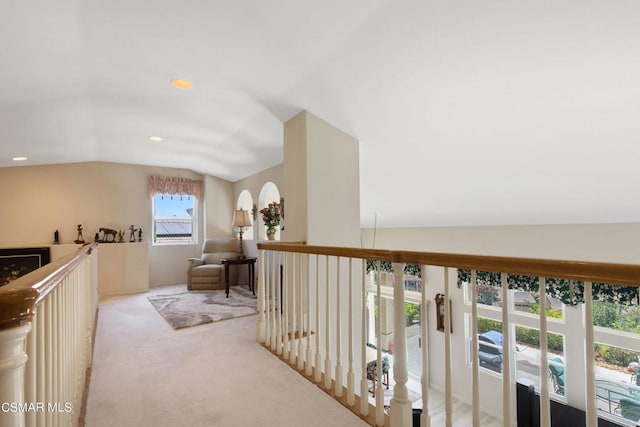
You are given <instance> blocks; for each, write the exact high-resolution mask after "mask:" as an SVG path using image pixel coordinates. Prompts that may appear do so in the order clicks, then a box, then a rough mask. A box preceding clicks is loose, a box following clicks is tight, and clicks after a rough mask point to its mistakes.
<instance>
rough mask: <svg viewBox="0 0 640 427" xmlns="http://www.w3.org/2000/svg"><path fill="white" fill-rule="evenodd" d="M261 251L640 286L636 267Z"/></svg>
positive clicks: (321, 249)
mask: <svg viewBox="0 0 640 427" xmlns="http://www.w3.org/2000/svg"><path fill="white" fill-rule="evenodd" d="M258 249H266V250H273V251H281V252H301V253H308V254H320V255H332V256H341V257H350V258H363V259H373V260H381V261H391V262H398V263H412V264H424V265H434V266H439V267H451V268H468V269H473V270H480V271H495V272H501V273H511V274H527V275H532V276H542V277H553V278H558V279H569V280H583V281H590V282H596V283H608V284H613V285H624V286H640V265H636V264H614V263H599V262H585V261H559V260H550V259H537V258H516V257H498V256H485V255H465V254H449V253H437V252H412V251H391V250H381V249H360V248H342V247H334V246H309V245H299V244H295V245H287V244H284V243H278V244H275V245H274V244H272V243H258Z"/></svg>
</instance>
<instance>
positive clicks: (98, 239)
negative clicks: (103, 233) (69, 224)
mask: <svg viewBox="0 0 640 427" xmlns="http://www.w3.org/2000/svg"><path fill="white" fill-rule="evenodd" d="M93 241H94V242H98V243H100V233H96V235H95V237H94V238H93Z"/></svg>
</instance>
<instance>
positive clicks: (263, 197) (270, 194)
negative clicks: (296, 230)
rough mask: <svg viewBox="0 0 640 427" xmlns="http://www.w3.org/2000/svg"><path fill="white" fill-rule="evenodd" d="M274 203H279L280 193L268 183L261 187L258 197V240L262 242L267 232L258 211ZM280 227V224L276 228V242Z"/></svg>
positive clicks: (278, 237) (274, 186)
mask: <svg viewBox="0 0 640 427" xmlns="http://www.w3.org/2000/svg"><path fill="white" fill-rule="evenodd" d="M274 202H276V203H280V191H278V187H277V186H276V185H275V184H274V183H273V182H271V181H269V182H267V183H265V184H264V185H263V186H262V189H261V190H260V195H259V196H258V239H263V240H264V239H266V238H267V230H266V227H265V225H264V221H263V220H262V215H260V210H261V209H264V208H266V207H267V206H268V205H269V203H274ZM281 227H282V223H280V226H279V227H277V228H276V235H275V239H276V240H280V228H281Z"/></svg>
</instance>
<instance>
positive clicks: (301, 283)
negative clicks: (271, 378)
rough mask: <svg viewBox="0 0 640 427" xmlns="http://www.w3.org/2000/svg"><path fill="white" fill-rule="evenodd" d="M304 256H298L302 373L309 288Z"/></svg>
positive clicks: (299, 363) (299, 353)
mask: <svg viewBox="0 0 640 427" xmlns="http://www.w3.org/2000/svg"><path fill="white" fill-rule="evenodd" d="M302 258H303V254H298V274H297V276H296V277H298V284H297V288H298V291H299V292H298V293H299V294H300V301H299V302H300V304H299V305H300V309H299V311H300V317H299V319H300V327H299V328H298V329H299V330H300V338H299V339H298V370H299V371H301V370H302V369H303V368H304V362H305V360H304V341H305V339H304V331H305V323H304V294H305V289H306V288H307V284H308V282H307V281H306V280H304V276H303V274H302V265H303V260H302Z"/></svg>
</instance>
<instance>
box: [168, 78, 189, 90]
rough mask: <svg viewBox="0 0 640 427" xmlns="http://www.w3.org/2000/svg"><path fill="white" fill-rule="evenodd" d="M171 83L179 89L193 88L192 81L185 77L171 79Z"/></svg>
mask: <svg viewBox="0 0 640 427" xmlns="http://www.w3.org/2000/svg"><path fill="white" fill-rule="evenodd" d="M171 84H172V85H174V86H175V87H177V88H178V89H191V86H192V85H191V82H190V81H189V80H185V79H173V80H171Z"/></svg>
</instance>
